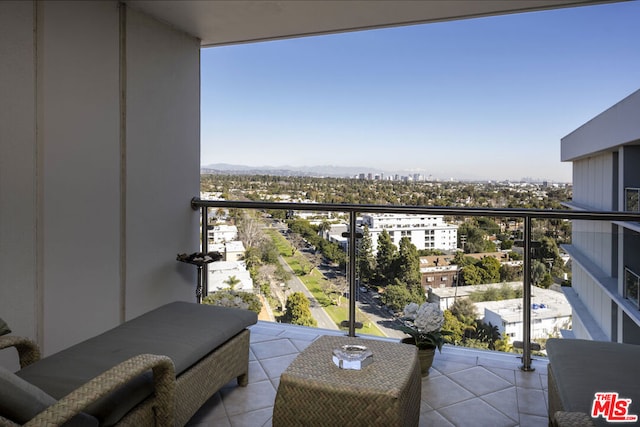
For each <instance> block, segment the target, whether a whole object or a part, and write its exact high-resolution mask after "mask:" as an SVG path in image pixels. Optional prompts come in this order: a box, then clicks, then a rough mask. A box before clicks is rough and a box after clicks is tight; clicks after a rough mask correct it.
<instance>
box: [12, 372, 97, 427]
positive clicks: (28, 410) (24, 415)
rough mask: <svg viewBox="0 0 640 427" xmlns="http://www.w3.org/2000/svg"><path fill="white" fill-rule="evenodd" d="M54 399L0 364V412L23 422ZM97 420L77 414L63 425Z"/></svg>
mask: <svg viewBox="0 0 640 427" xmlns="http://www.w3.org/2000/svg"><path fill="white" fill-rule="evenodd" d="M54 403H56V400H55V399H54V398H53V397H51V396H49V395H48V394H47V393H45V392H44V391H42V390H40V389H39V388H38V387H36V386H34V385H33V384H29V383H28V382H26V381H25V380H23V379H22V378H20V377H18V376H17V375H16V374H14V373H13V372H9V371H7V370H6V369H5V368H3V367H2V366H0V413H1V414H2V416H3V417H5V418H7V419H10V420H12V421H13V422H16V423H18V424H24V423H26V422H27V421H29V420H30V419H31V418H33V417H35V416H36V415H38V414H39V413H40V412H42V411H44V410H45V409H47V408H48V407H49V406H51V405H53V404H54ZM97 425H98V420H97V419H95V418H94V417H92V416H90V415H87V414H79V415H78V416H76V417H74V418H72V419H71V420H70V421H69V422H67V423H66V424H65V426H97Z"/></svg>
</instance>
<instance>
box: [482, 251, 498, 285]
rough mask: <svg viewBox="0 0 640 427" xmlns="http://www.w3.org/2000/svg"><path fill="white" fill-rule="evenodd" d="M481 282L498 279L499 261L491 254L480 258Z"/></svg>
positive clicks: (496, 280) (493, 281) (492, 281)
mask: <svg viewBox="0 0 640 427" xmlns="http://www.w3.org/2000/svg"><path fill="white" fill-rule="evenodd" d="M480 267H481V270H482V271H481V277H482V283H497V282H499V281H500V261H498V260H497V259H496V258H494V257H492V256H485V257H483V258H482V259H481V260H480Z"/></svg>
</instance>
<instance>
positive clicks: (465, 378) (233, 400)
mask: <svg viewBox="0 0 640 427" xmlns="http://www.w3.org/2000/svg"><path fill="white" fill-rule="evenodd" d="M326 334H332V335H335V334H344V333H343V332H342V333H341V332H338V331H330V330H326V329H316V328H307V327H303V326H294V325H287V324H280V323H270V322H263V321H260V322H258V324H257V325H254V326H253V327H252V328H251V353H250V362H249V385H248V386H247V387H246V388H241V387H236V386H235V383H231V384H230V385H229V386H226V387H224V388H223V389H222V390H220V391H219V392H218V393H216V394H215V395H214V396H213V397H212V398H211V399H210V400H209V401H208V402H207V403H206V404H205V405H204V406H203V407H202V408H201V409H200V410H199V411H198V413H196V415H194V417H193V418H192V419H191V421H190V422H189V424H188V425H189V426H212V425H215V426H232V427H235V426H267V427H269V426H271V416H272V413H273V402H274V399H275V395H276V390H277V387H278V381H279V378H280V374H281V373H282V372H283V371H284V370H285V369H286V368H287V366H288V365H289V364H290V363H291V362H292V361H293V359H294V358H295V357H296V356H297V355H298V353H299V352H300V351H302V350H304V349H305V348H306V347H307V346H308V345H309V344H310V343H311V342H312V341H313V340H314V339H316V338H317V337H318V336H320V335H326ZM370 338H371V339H376V338H373V337H370ZM521 363H522V362H521V360H520V358H519V357H517V355H515V354H512V353H511V354H510V353H500V352H494V351H483V350H474V349H469V348H461V347H455V346H448V345H445V347H444V348H443V349H442V353H439V354H438V353H437V354H436V357H435V360H434V363H433V367H432V368H431V370H430V374H429V376H427V377H425V378H424V379H423V380H422V404H421V414H420V426H474V427H475V426H492V427H493V426H522V427H524V426H546V425H547V423H548V420H547V369H546V365H547V360H546V359H545V358H537V357H536V358H534V359H533V361H532V366H533V367H534V368H535V370H534V371H531V372H523V371H522V370H521V369H520V365H521Z"/></svg>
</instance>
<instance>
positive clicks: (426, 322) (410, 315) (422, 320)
mask: <svg viewBox="0 0 640 427" xmlns="http://www.w3.org/2000/svg"><path fill="white" fill-rule="evenodd" d="M404 317H405V319H406V320H405V326H403V328H402V330H403V331H404V332H405V333H407V334H409V335H410V337H407V338H404V339H403V340H402V342H404V343H406V344H413V345H415V346H416V347H418V357H419V359H420V371H421V373H422V376H423V377H424V376H426V375H428V374H429V368H431V365H432V363H433V358H434V356H435V352H436V348H437V349H438V351H442V346H443V345H444V344H445V343H447V342H449V341H448V340H447V338H446V337H447V336H448V335H451V332H449V331H443V330H442V325H443V324H444V313H443V312H442V310H440V307H439V306H438V304H435V303H430V302H425V303H423V304H422V305H418V304H416V303H415V302H412V303H410V304H407V305H406V306H405V308H404Z"/></svg>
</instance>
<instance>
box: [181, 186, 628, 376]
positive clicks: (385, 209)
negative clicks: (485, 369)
mask: <svg viewBox="0 0 640 427" xmlns="http://www.w3.org/2000/svg"><path fill="white" fill-rule="evenodd" d="M191 207H192V208H193V209H194V210H197V209H201V210H202V251H203V252H208V249H207V245H208V238H207V231H206V225H207V223H208V216H207V215H208V214H207V209H208V208H217V207H222V208H238V209H270V210H271V209H272V210H296V211H318V212H345V213H349V233H348V242H349V246H348V251H349V252H348V257H349V260H350V261H351V262H349V265H350V269H349V271H348V279H349V295H352V296H353V295H356V280H355V277H356V274H355V259H356V255H355V253H356V249H355V248H356V217H357V214H358V213H402V214H418V215H420V214H426V215H445V216H488V217H512V218H523V219H524V236H523V240H524V242H523V246H524V272H527V271H528V272H529V274H524V275H523V287H524V290H523V297H522V298H523V321H522V325H523V326H522V328H523V334H522V336H523V349H522V366H521V369H522V370H523V371H533V370H534V368H533V367H532V366H531V249H532V246H531V220H532V219H569V220H587V221H618V222H640V213H630V212H614V211H596V210H578V211H573V210H565V209H557V210H555V209H554V210H550V209H518V208H459V207H444V206H405V205H370V204H335V203H294V202H263V201H245V200H202V199H200V198H199V197H194V198H193V199H191ZM204 277H205V278H204V280H205V283H204V286H205V287H206V280H207V279H206V277H207V275H206V274H205V275H204ZM355 304H356V301H355V298H349V319H348V322H349V336H355V322H356V319H355V312H356V311H355Z"/></svg>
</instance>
